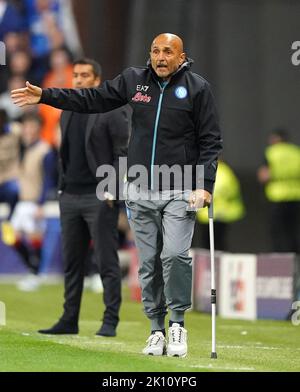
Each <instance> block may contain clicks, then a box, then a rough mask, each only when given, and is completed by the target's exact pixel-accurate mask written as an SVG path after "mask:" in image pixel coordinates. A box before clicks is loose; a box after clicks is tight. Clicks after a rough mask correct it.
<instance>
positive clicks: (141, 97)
mask: <svg viewBox="0 0 300 392" xmlns="http://www.w3.org/2000/svg"><path fill="white" fill-rule="evenodd" d="M151 98H152V97H150V96H149V95H147V94H145V95H143V94H142V93H140V92H139V93H136V94H135V96H134V97H133V98H132V101H134V102H145V103H149V102H150V101H151Z"/></svg>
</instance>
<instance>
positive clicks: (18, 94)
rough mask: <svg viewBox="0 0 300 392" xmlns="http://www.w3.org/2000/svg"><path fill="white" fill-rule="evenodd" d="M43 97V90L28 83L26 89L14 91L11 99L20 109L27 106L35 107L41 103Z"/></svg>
mask: <svg viewBox="0 0 300 392" xmlns="http://www.w3.org/2000/svg"><path fill="white" fill-rule="evenodd" d="M41 96H42V89H41V88H40V87H38V86H34V85H33V84H30V83H29V82H26V87H24V88H19V89H17V90H13V91H12V92H11V99H12V100H13V103H14V104H16V105H17V106H19V107H23V106H26V105H35V104H37V103H39V102H40V100H41Z"/></svg>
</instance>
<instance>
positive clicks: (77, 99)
mask: <svg viewBox="0 0 300 392" xmlns="http://www.w3.org/2000/svg"><path fill="white" fill-rule="evenodd" d="M125 72H126V71H124V73H123V74H121V75H119V76H117V77H116V78H115V79H113V80H107V81H105V82H104V83H103V84H102V85H101V86H100V87H97V88H86V89H57V88H47V89H43V91H42V97H41V100H40V102H39V103H43V104H46V105H50V106H53V107H55V108H58V109H62V110H70V111H72V112H78V113H104V112H109V111H110V110H113V109H116V108H118V107H120V106H123V105H126V103H127V94H126V81H125V79H126V76H125Z"/></svg>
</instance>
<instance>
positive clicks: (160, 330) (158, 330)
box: [151, 328, 166, 336]
mask: <svg viewBox="0 0 300 392" xmlns="http://www.w3.org/2000/svg"><path fill="white" fill-rule="evenodd" d="M155 332H162V334H163V335H164V336H166V330H165V328H164V329H154V330H153V331H151V335H154V334H155Z"/></svg>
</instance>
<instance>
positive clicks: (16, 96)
mask: <svg viewBox="0 0 300 392" xmlns="http://www.w3.org/2000/svg"><path fill="white" fill-rule="evenodd" d="M24 95H25V94H24V93H20V94H17V93H16V94H11V98H12V99H18V98H23V97H24Z"/></svg>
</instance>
